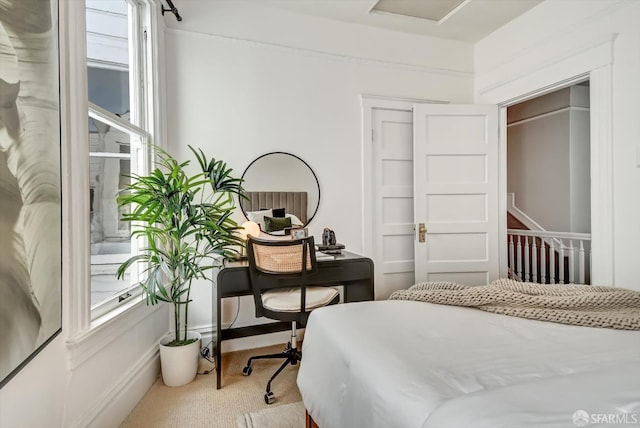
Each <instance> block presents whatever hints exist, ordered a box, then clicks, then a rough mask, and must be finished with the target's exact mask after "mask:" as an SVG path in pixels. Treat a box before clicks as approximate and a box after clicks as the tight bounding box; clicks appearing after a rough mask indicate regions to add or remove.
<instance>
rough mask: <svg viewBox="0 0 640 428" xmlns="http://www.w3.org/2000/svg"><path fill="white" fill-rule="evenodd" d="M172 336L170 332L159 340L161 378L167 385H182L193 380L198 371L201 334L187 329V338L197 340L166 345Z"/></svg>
mask: <svg viewBox="0 0 640 428" xmlns="http://www.w3.org/2000/svg"><path fill="white" fill-rule="evenodd" d="M174 337H175V335H174V334H173V333H171V334H168V335H167V336H165V337H164V338H163V339H162V340H161V341H160V367H161V368H162V380H163V381H164V384H165V385H167V386H182V385H186V384H188V383H189V382H191V381H193V379H195V378H196V374H197V373H198V360H199V358H200V342H201V336H200V333H197V332H195V331H188V332H187V338H188V339H198V340H196V341H195V342H193V343H190V344H188V345H185V346H166V345H165V344H166V343H169V342H171V341H172V340H173V339H174Z"/></svg>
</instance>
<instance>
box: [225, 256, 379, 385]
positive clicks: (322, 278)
mask: <svg viewBox="0 0 640 428" xmlns="http://www.w3.org/2000/svg"><path fill="white" fill-rule="evenodd" d="M373 277H374V272H373V261H372V260H371V259H369V258H367V257H364V256H360V255H358V254H354V253H350V252H347V251H343V252H342V254H340V255H336V256H335V258H334V259H333V260H318V270H317V272H315V273H314V274H312V275H310V276H309V284H310V285H342V286H344V294H343V297H344V301H345V302H359V301H363V300H373V298H374V295H373ZM217 290H218V292H217V299H216V301H217V310H216V318H217V321H216V354H215V363H216V388H217V389H220V387H221V386H222V385H221V380H222V350H221V345H222V341H223V340H227V339H236V338H239V337H247V336H253V335H256V334H265V333H273V332H276V331H285V330H289V329H290V328H291V324H290V323H288V322H275V323H269V324H260V325H255V326H249V327H240V328H230V329H225V330H221V328H220V327H221V324H222V321H221V317H222V313H221V312H222V299H223V298H225V297H236V296H248V295H252V294H253V291H252V290H251V283H250V282H249V267H248V263H247V262H246V261H244V262H229V263H227V264H226V265H225V267H223V268H222V269H220V272H218V283H217Z"/></svg>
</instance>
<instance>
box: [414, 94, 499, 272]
mask: <svg viewBox="0 0 640 428" xmlns="http://www.w3.org/2000/svg"><path fill="white" fill-rule="evenodd" d="M413 124H414V128H413V129H414V131H413V135H414V156H413V160H414V162H413V163H414V219H415V223H416V225H417V227H416V229H419V226H420V225H421V224H423V225H424V227H425V230H426V233H425V240H424V241H425V242H420V241H421V240H420V239H416V240H415V282H423V281H454V282H460V283H464V284H487V283H488V282H489V281H491V280H493V279H495V278H497V277H498V273H499V257H498V251H499V242H498V237H499V236H500V234H499V233H498V232H499V227H498V215H499V212H498V107H497V106H495V105H454V104H447V105H431V104H416V105H415V106H414V112H413ZM416 237H419V230H416Z"/></svg>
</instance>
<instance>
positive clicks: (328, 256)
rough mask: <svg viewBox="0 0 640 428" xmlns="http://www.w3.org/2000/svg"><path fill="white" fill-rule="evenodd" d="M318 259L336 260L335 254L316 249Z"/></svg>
mask: <svg viewBox="0 0 640 428" xmlns="http://www.w3.org/2000/svg"><path fill="white" fill-rule="evenodd" d="M316 260H317V261H319V262H321V261H322V260H335V256H334V255H333V254H325V253H322V252H320V251H316Z"/></svg>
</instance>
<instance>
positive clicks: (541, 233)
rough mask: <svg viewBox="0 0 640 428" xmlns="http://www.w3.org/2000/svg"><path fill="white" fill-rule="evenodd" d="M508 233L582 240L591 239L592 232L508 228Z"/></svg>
mask: <svg viewBox="0 0 640 428" xmlns="http://www.w3.org/2000/svg"><path fill="white" fill-rule="evenodd" d="M507 234H511V235H521V236H535V237H538V238H560V239H580V240H582V241H590V240H591V234H590V233H573V232H549V231H546V230H545V231H540V230H525V229H507Z"/></svg>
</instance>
